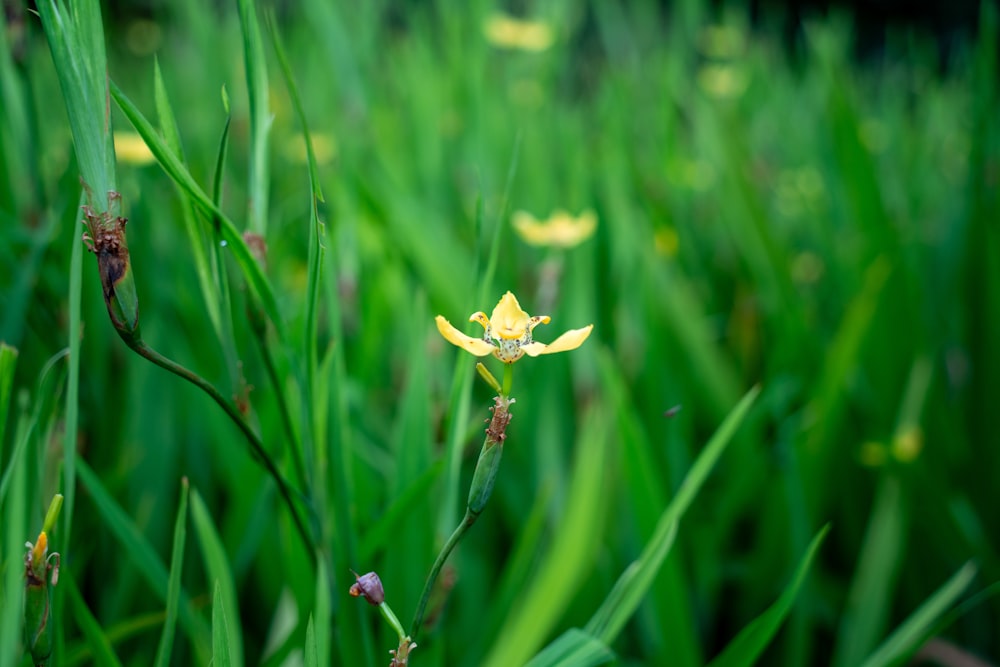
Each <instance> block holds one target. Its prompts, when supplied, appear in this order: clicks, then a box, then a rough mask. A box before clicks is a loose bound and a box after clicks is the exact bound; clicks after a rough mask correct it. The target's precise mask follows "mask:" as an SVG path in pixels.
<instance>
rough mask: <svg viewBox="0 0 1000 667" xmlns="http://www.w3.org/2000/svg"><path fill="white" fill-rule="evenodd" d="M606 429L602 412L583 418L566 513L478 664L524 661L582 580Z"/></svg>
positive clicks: (599, 510)
mask: <svg viewBox="0 0 1000 667" xmlns="http://www.w3.org/2000/svg"><path fill="white" fill-rule="evenodd" d="M608 426H609V423H608V417H607V415H606V414H604V413H602V412H599V411H592V412H590V413H589V414H587V415H586V417H584V420H583V425H582V426H581V429H580V433H581V438H580V442H579V443H578V445H577V448H576V456H575V458H576V460H575V463H574V465H573V473H572V476H571V477H570V486H569V490H568V492H567V497H566V505H565V506H566V513H565V515H564V516H563V518H562V520H561V521H560V522H559V524H558V528H557V530H556V532H555V535H554V537H553V540H552V543H551V545H550V546H549V549H548V551H547V552H546V553H545V555H544V557H543V559H542V561H541V563H540V564H539V566H538V570H537V572H536V574H535V577H534V579H533V580H532V582H531V583H530V584H529V585H528V586H527V587H526V588H525V589H524V592H523V595H522V596H521V598H520V599H519V600H518V601H516V602H515V604H514V607H513V608H512V609H511V610H510V614H509V615H508V618H507V622H506V623H505V624H504V627H503V628H502V629H501V630H500V632H499V633H498V634H497V637H498V640H497V642H496V643H495V644H494V645H493V647H492V649H491V651H490V652H489V655H488V657H487V659H486V660H484V661H483V664H484V665H487V666H488V667H501V666H506V665H520V664H524V663H525V662H527V660H528V659H529V658H530V657H531V656H532V655H533V654H534V653H535V652H536V651H537V650H538V648H539V647H540V646H541V645H542V642H543V641H544V640H545V637H546V634H547V633H548V632H549V631H550V630H551V629H552V627H553V626H554V625H555V624H556V622H557V621H558V620H559V618H560V617H561V616H562V614H563V612H564V611H565V610H566V606H567V605H568V604H569V602H570V600H571V598H572V596H573V594H574V592H575V591H576V590H577V589H578V588H579V587H580V585H581V584H582V583H583V581H584V580H585V579H586V576H587V572H588V569H589V566H590V565H591V563H592V559H593V558H594V556H595V552H596V549H597V546H598V544H599V543H600V540H601V534H600V533H601V529H600V527H601V523H602V521H601V520H600V517H602V516H603V515H604V513H605V508H604V506H603V503H604V498H603V494H600V493H595V492H594V490H595V489H600V488H602V486H603V485H604V484H605V469H606V465H605V464H606V458H607V455H608V448H609V441H610V434H609V429H608ZM538 444H539V446H544V445H545V444H546V443H538ZM506 446H508V447H509V446H512V443H511V442H508V443H507V444H506Z"/></svg>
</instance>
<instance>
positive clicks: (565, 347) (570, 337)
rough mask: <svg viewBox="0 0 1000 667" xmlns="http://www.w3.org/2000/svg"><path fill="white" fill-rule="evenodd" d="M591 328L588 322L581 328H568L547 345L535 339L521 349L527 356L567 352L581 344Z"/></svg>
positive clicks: (591, 325)
mask: <svg viewBox="0 0 1000 667" xmlns="http://www.w3.org/2000/svg"><path fill="white" fill-rule="evenodd" d="M593 328H594V325H593V324H588V325H587V326H585V327H583V328H582V329H570V330H569V331H567V332H566V333H564V334H563V335H561V336H559V338H556V339H555V340H554V341H552V342H551V343H549V344H548V345H546V344H545V343H539V342H537V341H536V342H534V343H528V344H527V345H522V346H521V349H522V350H523V351H524V353H525V354H527V355H528V356H529V357H537V356H538V355H540V354H552V353H553V352H567V351H569V350H575V349H576V348H578V347H580V346H581V345H582V344H583V341H585V340H587V336H589V335H590V331H591V329H593Z"/></svg>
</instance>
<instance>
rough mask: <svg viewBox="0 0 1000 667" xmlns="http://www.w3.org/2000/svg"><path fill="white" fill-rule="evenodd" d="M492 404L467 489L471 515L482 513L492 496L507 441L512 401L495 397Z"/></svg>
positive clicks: (502, 397)
mask: <svg viewBox="0 0 1000 667" xmlns="http://www.w3.org/2000/svg"><path fill="white" fill-rule="evenodd" d="M493 402H494V405H493V407H492V408H490V410H492V411H493V417H492V418H491V419H490V420H489V424H490V425H489V427H487V429H486V440H485V441H484V442H483V449H482V451H480V452H479V461H477V462H476V471H475V472H474V473H473V474H472V485H471V486H470V487H469V510H470V511H471V512H472V513H473V514H479V513H480V512H482V511H483V508H484V507H486V503H487V501H488V500H489V499H490V496H491V495H492V494H493V484H494V483H495V482H496V478H497V472H498V471H499V470H500V458H501V457H502V456H503V443H504V440H506V439H507V424H509V423H510V419H511V414H510V405H511V403H513V402H514V399H513V398H507V397H505V396H497V397H495V398H494V399H493Z"/></svg>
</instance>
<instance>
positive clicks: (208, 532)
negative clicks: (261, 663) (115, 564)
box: [191, 490, 243, 666]
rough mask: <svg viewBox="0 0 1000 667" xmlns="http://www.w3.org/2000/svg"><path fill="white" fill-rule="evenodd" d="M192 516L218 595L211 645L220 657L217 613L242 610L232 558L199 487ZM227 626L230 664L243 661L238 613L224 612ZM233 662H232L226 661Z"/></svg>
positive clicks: (206, 566)
mask: <svg viewBox="0 0 1000 667" xmlns="http://www.w3.org/2000/svg"><path fill="white" fill-rule="evenodd" d="M191 520H192V522H193V523H194V528H195V532H196V533H197V535H198V541H199V543H200V544H201V554H202V557H203V559H204V561H205V569H206V570H208V576H209V580H210V581H214V582H215V598H216V601H215V603H214V604H213V610H212V645H213V646H214V647H215V655H216V659H218V655H219V654H218V645H217V641H218V637H217V633H218V632H219V629H218V628H217V627H216V614H217V613H224V612H225V611H226V610H232V611H233V612H234V613H235V612H236V611H238V610H239V608H240V607H239V604H238V600H237V597H236V585H235V584H234V583H233V575H232V572H231V571H230V569H229V561H228V559H227V558H226V550H225V548H223V546H222V540H221V539H219V534H218V533H217V532H216V530H215V524H214V523H213V522H212V515H211V514H210V513H209V511H208V507H207V506H206V505H205V501H203V500H202V499H201V496H200V495H199V494H198V491H197V490H193V491H192V492H191ZM219 596H221V601H222V603H223V608H222V609H220V608H219V600H220V598H219ZM221 620H222V622H223V625H224V627H225V630H226V636H227V643H228V645H229V646H228V650H227V652H226V659H227V660H228V661H231V664H234V665H237V666H239V665H242V664H243V640H242V638H241V632H240V623H239V619H238V618H237V617H236V616H228V615H225V614H224V616H223V618H222V619H221ZM227 664H230V663H227Z"/></svg>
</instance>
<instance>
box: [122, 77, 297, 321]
mask: <svg viewBox="0 0 1000 667" xmlns="http://www.w3.org/2000/svg"><path fill="white" fill-rule="evenodd" d="M109 83H110V86H111V96H112V97H113V98H114V100H115V103H116V104H117V105H118V108H120V109H121V110H122V112H123V113H124V114H125V116H126V118H128V119H129V122H130V123H132V126H133V127H134V128H135V130H136V132H138V133H139V135H140V136H141V137H142V139H143V141H145V142H146V145H147V146H148V147H149V150H150V151H151V152H152V153H153V155H154V156H155V157H156V159H157V160H158V161H159V163H160V166H162V167H163V170H164V171H166V172H167V175H168V176H170V178H172V179H173V180H174V182H175V183H177V185H178V186H179V187H180V188H181V189H182V190H184V191H185V192H187V194H188V195H189V196H190V197H191V199H192V200H193V201H194V203H195V204H196V205H197V206H198V207H199V208H201V209H202V211H203V212H204V213H205V214H206V215H208V216H209V217H212V216H214V217H216V218H217V219H218V220H219V222H220V224H221V228H220V231H221V233H222V238H223V239H224V240H225V241H226V244H227V247H228V248H229V249H230V251H231V252H232V253H233V259H235V260H236V263H237V265H238V266H239V267H240V270H241V271H242V272H243V275H244V276H245V277H246V279H247V282H248V283H249V284H250V287H251V289H253V291H254V293H255V294H256V295H257V297H258V298H259V299H260V301H261V305H262V307H263V308H264V312H266V313H267V316H268V318H270V320H271V322H273V323H274V325H275V327H276V328H277V330H278V332H279V334H281V333H282V332H283V331H284V325H283V324H282V320H281V317H280V311H279V310H278V302H277V301H276V300H275V298H274V292H273V291H272V290H271V284H270V282H268V280H267V277H266V276H265V275H264V270H263V269H262V268H261V266H260V264H258V263H257V260H256V259H254V257H253V255H252V254H251V252H250V247H249V246H248V245H247V242H246V241H245V240H244V239H243V235H242V234H241V233H240V232H239V230H238V229H237V228H236V225H235V224H233V222H232V221H231V220H230V219H229V218H228V217H227V216H226V214H225V213H223V212H222V210H221V209H219V207H218V206H216V204H215V202H213V201H212V200H211V199H210V198H209V197H208V195H207V194H205V192H204V190H202V189H201V187H200V186H199V185H198V184H197V183H196V182H195V180H194V178H193V177H192V176H191V174H190V172H189V171H188V170H187V167H185V166H184V164H183V163H182V162H181V161H180V159H179V158H178V157H177V156H176V155H174V154H173V152H172V151H171V150H170V149H169V148H168V147H167V145H166V143H164V141H163V139H161V138H160V136H159V134H157V132H156V130H155V129H153V126H152V125H151V124H150V122H149V121H148V120H147V119H146V117H145V116H143V115H142V112H140V111H139V108H138V107H137V106H135V104H133V103H132V100H130V99H129V98H128V97H127V96H126V95H125V93H123V92H122V91H121V89H120V88H118V86H117V85H116V84H115V82H114V81H110V82H109ZM281 337H283V336H281Z"/></svg>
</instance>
